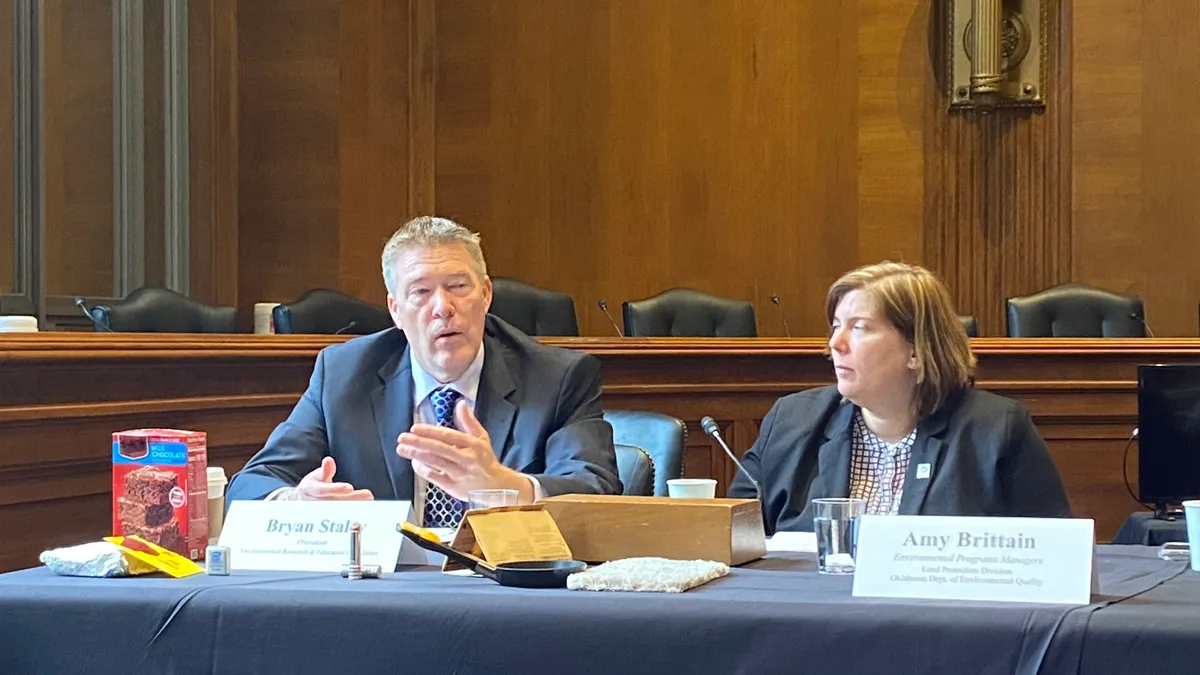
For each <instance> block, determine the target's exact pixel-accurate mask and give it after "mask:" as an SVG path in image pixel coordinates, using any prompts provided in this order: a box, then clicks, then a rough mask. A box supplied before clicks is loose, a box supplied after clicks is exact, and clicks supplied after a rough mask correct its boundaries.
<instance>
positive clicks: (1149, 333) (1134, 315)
mask: <svg viewBox="0 0 1200 675" xmlns="http://www.w3.org/2000/svg"><path fill="white" fill-rule="evenodd" d="M1129 318H1131V319H1137V320H1138V323H1140V324H1142V325H1143V326H1145V328H1146V335H1147V336H1149V337H1154V331H1152V330H1150V324H1148V323H1146V320H1145V319H1143V318H1142V317H1140V316H1138V313H1137V312H1130V313H1129Z"/></svg>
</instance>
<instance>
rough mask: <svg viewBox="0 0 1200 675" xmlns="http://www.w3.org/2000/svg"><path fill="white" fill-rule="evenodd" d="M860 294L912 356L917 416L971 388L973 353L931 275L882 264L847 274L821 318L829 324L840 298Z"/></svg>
mask: <svg viewBox="0 0 1200 675" xmlns="http://www.w3.org/2000/svg"><path fill="white" fill-rule="evenodd" d="M857 290H861V291H864V292H865V293H867V294H868V295H869V296H871V298H872V299H873V300H874V301H875V302H876V303H877V306H878V307H879V310H880V311H881V312H882V313H883V316H884V318H886V319H887V320H888V322H889V323H891V324H892V325H893V326H895V327H896V330H898V331H900V334H901V335H902V336H904V339H905V340H907V341H908V343H909V344H911V345H912V346H913V351H914V352H915V353H916V362H917V367H916V374H917V395H916V403H917V415H918V416H919V417H920V418H925V417H928V416H929V415H931V414H933V413H934V412H936V411H937V410H938V409H940V408H941V407H942V406H943V405H944V404H945V403H946V401H947V400H948V399H949V398H950V397H951V396H953V395H954V394H956V393H958V392H960V391H961V390H963V389H965V388H967V387H969V386H971V383H972V382H973V378H974V374H975V355H974V354H973V353H971V346H970V344H969V343H968V342H967V332H966V330H964V329H963V326H962V323H961V322H959V320H958V314H957V313H956V312H955V310H954V302H953V300H951V299H950V291H949V290H948V289H947V288H946V285H945V284H944V283H942V280H941V279H939V278H938V277H937V275H935V274H934V273H933V272H930V271H929V270H927V269H925V268H924V267H918V266H917V265H908V264H905V263H895V262H882V263H879V264H876V265H867V266H865V267H860V268H858V269H856V270H853V271H851V272H848V273H846V274H845V275H843V276H842V278H841V279H838V280H837V281H835V282H833V285H832V286H830V287H829V293H828V295H827V296H826V297H825V318H826V319H827V320H828V321H829V323H830V325H832V324H833V318H834V314H835V312H836V311H837V306H838V304H839V303H840V302H841V301H842V298H844V297H845V296H846V294H847V293H850V292H851V291H857Z"/></svg>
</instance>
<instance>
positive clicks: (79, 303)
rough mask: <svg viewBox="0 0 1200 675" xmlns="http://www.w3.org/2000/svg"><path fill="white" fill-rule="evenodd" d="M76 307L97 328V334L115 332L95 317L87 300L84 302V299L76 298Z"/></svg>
mask: <svg viewBox="0 0 1200 675" xmlns="http://www.w3.org/2000/svg"><path fill="white" fill-rule="evenodd" d="M75 306H76V307H78V308H79V311H81V312H83V315H84V316H86V317H87V318H88V320H89V321H91V322H92V326H94V327H95V328H96V332H98V333H102V332H108V333H111V332H113V329H112V328H109V327H108V326H107V325H106V324H105V323H104V322H103V321H101V320H100V319H97V318H96V317H95V316H93V315H92V310H91V309H90V308H88V306H87V300H84V299H83V298H81V297H78V296H76V297H75Z"/></svg>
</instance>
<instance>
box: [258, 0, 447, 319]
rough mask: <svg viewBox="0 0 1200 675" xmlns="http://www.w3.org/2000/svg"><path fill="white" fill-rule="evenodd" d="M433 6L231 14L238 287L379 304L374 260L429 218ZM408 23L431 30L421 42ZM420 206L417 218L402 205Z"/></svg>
mask: <svg viewBox="0 0 1200 675" xmlns="http://www.w3.org/2000/svg"><path fill="white" fill-rule="evenodd" d="M433 7H434V3H433V2H432V0H405V1H399V2H398V1H394V0H341V1H340V2H339V1H338V0H298V1H297V2H290V3H286V4H280V3H275V4H271V3H251V2H240V3H238V5H237V35H238V49H237V67H236V70H237V74H238V76H237V77H238V111H237V120H238V129H237V134H238V142H237V149H238V157H239V161H238V190H237V193H238V196H237V199H238V211H239V212H238V219H237V220H238V227H237V229H238V250H239V253H238V272H237V276H238V281H237V288H238V293H237V304H238V305H239V307H240V309H241V314H242V318H243V322H244V323H245V324H246V325H249V322H250V317H251V307H252V305H253V304H254V303H255V302H266V301H275V302H287V301H290V300H294V299H295V298H296V297H298V296H299V295H300V294H301V293H303V292H305V291H307V290H309V289H311V288H316V287H326V288H339V289H341V290H343V291H345V292H347V293H351V294H353V295H358V296H360V297H363V298H365V299H368V300H371V301H373V302H377V303H380V304H382V303H383V297H384V293H385V291H384V289H383V282H382V276H381V273H380V264H379V252H380V250H381V249H382V248H383V244H384V242H385V241H387V238H388V236H390V235H391V234H392V232H394V231H395V230H396V228H397V227H398V226H399V225H400V224H401V223H403V222H404V221H405V220H407V219H408V218H410V217H412V216H413V215H416V214H417V212H418V211H422V212H427V211H429V210H431V208H432V194H433V193H432V178H431V176H432V152H433V149H432V144H431V141H432V138H433V133H432V125H433V114H432V101H433V67H432V62H431V58H432V52H431V49H432V42H426V41H425V40H427V39H428V38H430V37H431V36H432V20H433ZM414 25H424V26H427V28H426V29H425V30H424V32H423V33H421V34H419V35H418V34H416V33H415V32H414V31H413V28H412V27H413V26H414ZM410 202H411V203H412V204H420V205H421V207H420V208H419V209H417V208H416V207H410Z"/></svg>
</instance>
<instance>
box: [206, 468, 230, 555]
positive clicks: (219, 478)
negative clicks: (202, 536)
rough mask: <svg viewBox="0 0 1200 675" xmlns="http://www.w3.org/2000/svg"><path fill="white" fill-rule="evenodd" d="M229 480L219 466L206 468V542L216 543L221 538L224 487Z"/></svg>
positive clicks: (223, 515)
mask: <svg viewBox="0 0 1200 675" xmlns="http://www.w3.org/2000/svg"><path fill="white" fill-rule="evenodd" d="M228 482H229V479H228V478H226V477H225V469H223V468H221V467H219V466H210V467H208V541H209V542H210V543H216V541H217V539H219V538H220V536H221V527H222V526H223V525H224V524H225V485H226V483H228Z"/></svg>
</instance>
